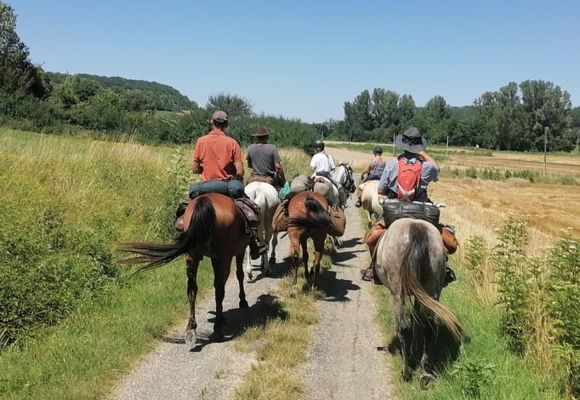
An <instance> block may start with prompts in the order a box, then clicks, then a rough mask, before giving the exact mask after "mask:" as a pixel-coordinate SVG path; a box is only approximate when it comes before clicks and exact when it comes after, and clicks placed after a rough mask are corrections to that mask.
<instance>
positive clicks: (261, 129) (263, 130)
mask: <svg viewBox="0 0 580 400" xmlns="http://www.w3.org/2000/svg"><path fill="white" fill-rule="evenodd" d="M251 136H252V137H264V136H270V132H269V131H268V130H267V129H266V128H264V127H259V128H258V130H257V131H256V133H252V135H251Z"/></svg>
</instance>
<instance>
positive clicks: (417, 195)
mask: <svg viewBox="0 0 580 400" xmlns="http://www.w3.org/2000/svg"><path fill="white" fill-rule="evenodd" d="M395 145H396V146H397V147H398V148H400V149H402V150H403V153H402V154H400V155H399V156H398V157H397V158H396V159H394V160H391V161H390V162H388V163H387V165H386V167H385V170H384V171H383V174H382V175H381V180H380V181H379V187H378V189H377V190H378V193H379V194H380V195H385V196H387V197H389V198H393V199H397V198H398V199H399V200H401V201H418V202H429V203H430V202H431V201H430V200H429V197H428V195H427V186H428V185H429V184H430V183H431V182H437V181H438V180H439V165H438V164H437V162H436V161H435V160H434V159H433V158H432V157H431V156H429V155H428V154H427V153H426V152H425V149H426V147H427V141H426V140H425V138H424V137H423V135H422V134H421V132H420V131H419V129H417V128H415V127H412V128H409V129H407V130H406V131H405V132H403V133H402V134H400V135H398V136H397V137H396V138H395ZM401 169H402V171H401ZM413 174H416V175H415V179H414V180H413V181H414V182H415V183H414V184H413V187H406V185H405V184H404V182H403V180H402V175H406V176H407V177H409V176H411V177H412V176H413ZM387 226H388V221H384V220H379V221H377V222H376V223H375V225H373V227H371V229H370V230H369V232H367V234H366V236H365V243H366V244H367V245H368V246H369V250H370V251H371V254H373V253H374V248H375V246H376V244H377V243H378V241H379V239H380V237H381V236H382V235H383V234H384V232H385V231H386V230H387ZM438 228H439V231H440V232H441V237H442V239H443V243H444V245H445V248H446V249H447V251H448V253H449V254H453V253H454V252H455V251H456V250H457V246H458V242H457V239H456V238H455V232H454V230H453V227H451V226H448V225H445V224H439V226H438ZM372 271H373V268H372V266H371V268H369V269H367V270H365V271H363V279H372V273H369V272H372ZM454 280H455V274H454V273H453V271H452V270H451V269H450V268H447V276H446V281H445V283H446V284H447V283H449V282H452V281H454Z"/></svg>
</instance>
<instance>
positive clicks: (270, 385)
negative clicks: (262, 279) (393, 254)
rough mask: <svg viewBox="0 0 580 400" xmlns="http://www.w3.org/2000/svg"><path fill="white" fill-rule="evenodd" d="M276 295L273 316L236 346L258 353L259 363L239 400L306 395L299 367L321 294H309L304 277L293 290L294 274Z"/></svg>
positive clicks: (240, 389)
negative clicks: (299, 374)
mask: <svg viewBox="0 0 580 400" xmlns="http://www.w3.org/2000/svg"><path fill="white" fill-rule="evenodd" d="M325 258H326V257H325ZM327 262H328V261H327ZM321 273H323V272H322V271H321ZM300 288H302V289H300ZM276 292H277V294H278V296H279V301H278V302H277V303H274V307H275V308H274V309H273V313H272V314H270V315H271V317H270V318H269V319H267V320H266V321H265V323H264V324H263V325H262V326H260V327H254V328H251V329H248V330H247V331H246V332H245V333H244V335H243V336H242V337H241V339H240V341H239V343H238V345H237V346H238V350H240V351H244V352H255V353H256V356H257V357H256V358H257V360H258V361H257V363H256V364H255V365H254V366H253V367H252V369H251V370H250V371H249V372H248V373H247V374H246V376H245V377H244V380H243V382H242V384H241V385H240V386H239V387H238V388H237V389H236V394H235V395H236V399H237V400H250V399H252V400H256V399H257V400H259V399H264V400H265V399H268V400H270V399H279V400H294V399H300V398H301V397H302V394H303V392H304V383H303V382H302V380H301V378H300V377H299V376H298V368H299V366H300V365H301V364H302V363H303V362H304V361H305V360H306V358H307V350H308V346H309V344H310V342H311V337H312V334H311V332H310V329H309V328H310V326H312V325H314V324H316V323H317V322H318V311H317V309H316V304H315V301H316V297H317V295H318V292H310V291H309V290H308V289H307V288H306V283H305V281H304V278H299V280H298V285H297V288H296V287H293V286H292V274H289V275H288V276H286V277H285V278H284V279H283V280H282V282H281V284H280V286H279V287H278V288H277V290H276Z"/></svg>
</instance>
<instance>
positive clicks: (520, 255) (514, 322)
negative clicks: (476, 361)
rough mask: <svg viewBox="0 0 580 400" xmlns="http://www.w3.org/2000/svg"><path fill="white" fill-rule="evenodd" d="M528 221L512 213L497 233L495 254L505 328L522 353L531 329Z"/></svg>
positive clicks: (531, 276) (503, 326) (512, 342)
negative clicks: (526, 248) (526, 247)
mask: <svg viewBox="0 0 580 400" xmlns="http://www.w3.org/2000/svg"><path fill="white" fill-rule="evenodd" d="M527 242H528V232H527V222H526V221H525V220H523V219H515V218H513V217H509V218H508V220H507V221H506V223H505V225H504V226H503V228H502V229H501V230H500V231H499V234H498V244H497V246H496V247H495V248H494V254H493V256H492V261H493V264H494V265H495V268H496V273H497V277H498V282H497V284H498V292H499V298H498V304H499V305H500V306H501V309H502V317H501V320H502V329H503V331H504V332H505V333H506V335H507V337H508V338H509V340H510V344H511V347H512V349H513V350H515V351H516V352H518V353H521V354H523V353H524V351H525V346H526V341H527V339H528V337H529V335H530V333H531V332H532V327H531V325H530V324H531V321H530V315H529V313H530V306H531V300H532V299H531V294H532V285H533V283H532V278H533V273H532V270H531V268H530V261H531V260H530V259H528V257H527V256H526V253H525V245H526V244H527Z"/></svg>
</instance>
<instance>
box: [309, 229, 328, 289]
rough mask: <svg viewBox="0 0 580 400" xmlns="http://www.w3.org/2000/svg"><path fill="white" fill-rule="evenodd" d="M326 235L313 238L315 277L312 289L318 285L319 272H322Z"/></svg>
mask: <svg viewBox="0 0 580 400" xmlns="http://www.w3.org/2000/svg"><path fill="white" fill-rule="evenodd" d="M325 236H326V235H316V236H314V237H313V238H312V239H313V241H314V265H313V267H314V279H313V280H312V286H311V289H316V288H317V287H318V274H320V261H321V260H322V254H323V253H324V241H325V240H326V238H325Z"/></svg>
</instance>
